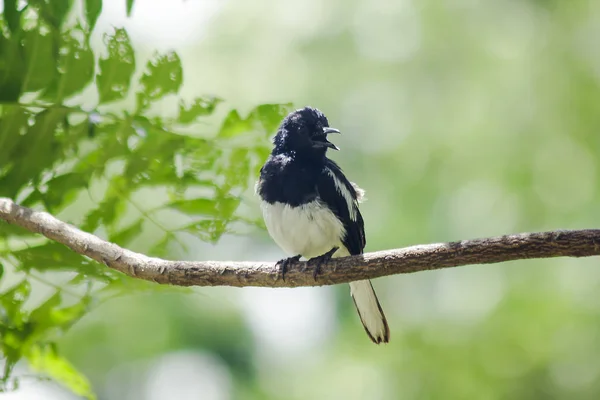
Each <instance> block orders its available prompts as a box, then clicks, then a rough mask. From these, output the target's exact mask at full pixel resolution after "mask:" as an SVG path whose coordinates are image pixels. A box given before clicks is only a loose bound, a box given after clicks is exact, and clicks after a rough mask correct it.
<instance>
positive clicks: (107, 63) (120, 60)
mask: <svg viewBox="0 0 600 400" xmlns="http://www.w3.org/2000/svg"><path fill="white" fill-rule="evenodd" d="M104 45H105V46H106V49H107V50H108V56H106V57H105V58H101V59H100V61H99V63H98V64H99V67H100V73H99V74H98V75H97V76H96V87H97V88H98V95H99V97H100V103H107V102H109V101H115V100H120V99H123V98H124V97H125V96H126V95H127V93H128V91H129V87H130V85H131V77H132V76H133V73H134V72H135V53H134V51H133V47H132V46H131V42H130V40H129V36H128V35H127V32H126V31H125V29H116V30H115V31H114V32H113V33H112V34H108V33H107V34H105V35H104Z"/></svg>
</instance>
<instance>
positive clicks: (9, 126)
mask: <svg viewBox="0 0 600 400" xmlns="http://www.w3.org/2000/svg"><path fill="white" fill-rule="evenodd" d="M1 62H2V61H1V60H0V63H1ZM29 116H30V113H29V112H28V111H27V110H26V109H25V108H23V107H21V106H18V105H15V106H4V107H2V111H0V149H2V151H0V179H1V178H2V176H4V175H7V174H8V173H9V172H10V170H11V169H12V165H14V164H15V160H18V159H19V158H18V157H15V155H14V154H13V150H14V149H15V147H16V146H17V145H18V144H19V142H20V141H21V140H22V139H23V136H21V135H20V134H19V133H23V132H26V131H27V129H29V125H28V120H29ZM0 193H2V189H0Z"/></svg>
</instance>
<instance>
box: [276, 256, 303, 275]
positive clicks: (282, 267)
mask: <svg viewBox="0 0 600 400" xmlns="http://www.w3.org/2000/svg"><path fill="white" fill-rule="evenodd" d="M300 257H302V256H301V255H297V256H294V257H288V258H284V259H283V260H279V261H277V264H276V265H278V266H279V273H280V274H281V279H282V280H284V281H285V273H286V272H287V268H288V266H289V265H290V263H295V262H298V261H300Z"/></svg>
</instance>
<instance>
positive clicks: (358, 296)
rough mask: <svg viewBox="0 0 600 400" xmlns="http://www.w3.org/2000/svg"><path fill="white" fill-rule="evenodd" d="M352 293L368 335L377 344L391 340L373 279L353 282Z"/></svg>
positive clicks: (351, 285) (351, 284)
mask: <svg viewBox="0 0 600 400" xmlns="http://www.w3.org/2000/svg"><path fill="white" fill-rule="evenodd" d="M350 294H351V295H352V299H353V300H354V305H356V310H357V311H358V315H359V316H360V320H361V322H362V324H363V326H364V327H365V331H367V335H369V337H370V338H371V340H372V341H373V342H374V343H376V344H379V343H381V342H383V343H387V342H389V340H390V328H389V327H388V323H387V320H386V319H385V314H384V313H383V310H382V309H381V305H380V304H379V300H378V299H377V295H376V294H375V290H373V285H372V284H371V281H369V280H365V281H356V282H351V283H350Z"/></svg>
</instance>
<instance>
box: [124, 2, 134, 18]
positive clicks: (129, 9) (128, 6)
mask: <svg viewBox="0 0 600 400" xmlns="http://www.w3.org/2000/svg"><path fill="white" fill-rule="evenodd" d="M125 6H126V9H127V16H128V17H131V10H133V0H127V1H126V2H125Z"/></svg>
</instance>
